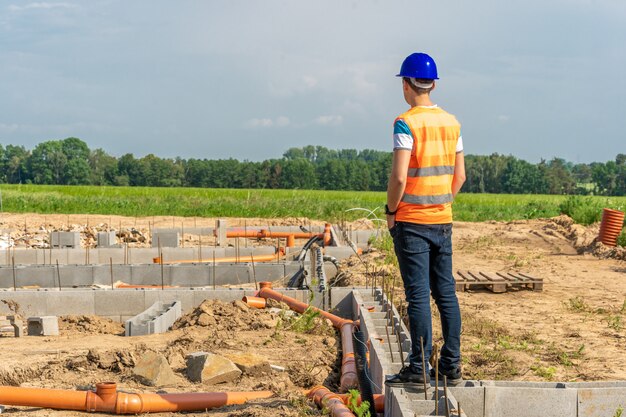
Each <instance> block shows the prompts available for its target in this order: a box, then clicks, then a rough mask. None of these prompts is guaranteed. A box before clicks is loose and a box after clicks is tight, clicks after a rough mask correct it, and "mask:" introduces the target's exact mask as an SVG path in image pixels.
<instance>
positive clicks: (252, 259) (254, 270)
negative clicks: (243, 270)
mask: <svg viewBox="0 0 626 417" xmlns="http://www.w3.org/2000/svg"><path fill="white" fill-rule="evenodd" d="M250 260H251V261H252V278H254V289H255V290H258V289H259V286H258V285H257V282H256V268H255V267H254V252H250Z"/></svg>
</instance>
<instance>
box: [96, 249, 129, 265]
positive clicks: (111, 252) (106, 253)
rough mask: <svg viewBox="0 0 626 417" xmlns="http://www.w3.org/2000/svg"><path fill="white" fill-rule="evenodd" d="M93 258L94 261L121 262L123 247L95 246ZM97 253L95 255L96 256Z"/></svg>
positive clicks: (122, 260)
mask: <svg viewBox="0 0 626 417" xmlns="http://www.w3.org/2000/svg"><path fill="white" fill-rule="evenodd" d="M95 252H96V253H94V256H93V260H94V263H98V264H104V265H109V264H111V263H113V264H121V263H123V262H124V249H123V248H110V247H109V248H101V247H99V248H96V251H95ZM96 255H97V256H96Z"/></svg>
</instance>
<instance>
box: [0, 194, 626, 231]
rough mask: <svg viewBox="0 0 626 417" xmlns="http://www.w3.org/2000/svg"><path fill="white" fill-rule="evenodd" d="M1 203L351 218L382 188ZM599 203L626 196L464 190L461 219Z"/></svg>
mask: <svg viewBox="0 0 626 417" xmlns="http://www.w3.org/2000/svg"><path fill="white" fill-rule="evenodd" d="M0 192H1V197H2V200H1V201H2V211H5V212H10V213H42V214H44V213H62V214H108V215H122V216H138V217H140V216H160V215H169V216H185V217H220V216H224V217H262V218H270V217H308V218H311V219H318V220H332V221H335V220H340V219H341V218H342V217H343V218H345V219H346V220H354V219H357V218H361V217H367V216H368V213H367V212H366V211H361V210H354V211H348V212H346V210H349V209H352V208H357V207H358V208H364V209H367V210H374V211H375V214H376V215H378V216H379V217H381V218H382V217H383V215H382V206H383V205H384V203H385V193H384V192H356V191H318V190H234V189H205V188H146V187H95V186H44V185H0ZM602 207H611V208H615V209H622V210H623V209H624V208H626V197H611V198H607V197H567V196H553V195H495V194H462V193H461V194H460V195H459V196H458V197H457V200H456V201H455V203H454V213H455V219H456V220H462V221H486V220H519V219H531V218H541V217H552V216H556V215H558V214H560V213H561V212H565V213H566V214H569V215H570V216H572V217H574V219H575V220H576V221H577V222H579V223H584V224H588V223H592V222H594V221H599V220H600V217H601V215H602Z"/></svg>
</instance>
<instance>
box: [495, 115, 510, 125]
mask: <svg viewBox="0 0 626 417" xmlns="http://www.w3.org/2000/svg"><path fill="white" fill-rule="evenodd" d="M509 120H511V116H508V115H506V114H501V115H499V116H498V121H499V122H500V123H506V122H508V121H509Z"/></svg>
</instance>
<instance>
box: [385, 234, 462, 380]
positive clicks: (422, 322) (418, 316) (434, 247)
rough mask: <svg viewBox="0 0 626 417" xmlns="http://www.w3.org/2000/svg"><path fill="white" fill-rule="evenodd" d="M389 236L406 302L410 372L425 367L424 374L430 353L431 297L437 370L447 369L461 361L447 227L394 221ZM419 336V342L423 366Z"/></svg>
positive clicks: (459, 316) (458, 322)
mask: <svg viewBox="0 0 626 417" xmlns="http://www.w3.org/2000/svg"><path fill="white" fill-rule="evenodd" d="M389 232H390V233H391V236H392V237H393V243H394V247H395V252H396V256H397V257H398V263H399V265H400V274H401V275H402V281H403V282H404V292H405V294H406V301H407V303H408V316H409V330H410V333H411V353H410V355H409V363H410V365H411V368H413V370H414V371H416V372H421V371H422V366H426V368H425V369H426V371H428V360H429V359H430V356H431V354H432V317H431V311H430V295H431V294H432V296H433V298H434V300H435V303H436V304H437V308H438V309H439V314H440V316H441V330H442V332H443V340H444V345H443V347H442V349H441V357H440V360H439V366H440V372H447V371H452V370H454V369H456V368H458V367H459V366H460V363H461V310H460V309H459V301H458V299H457V298H456V291H455V284H454V278H453V276H452V224H428V225H427V224H414V223H404V222H397V223H396V224H395V225H394V227H392V228H391V230H390V231H389ZM420 337H421V338H423V341H424V358H425V360H426V364H424V365H423V364H422V352H421V347H420Z"/></svg>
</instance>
